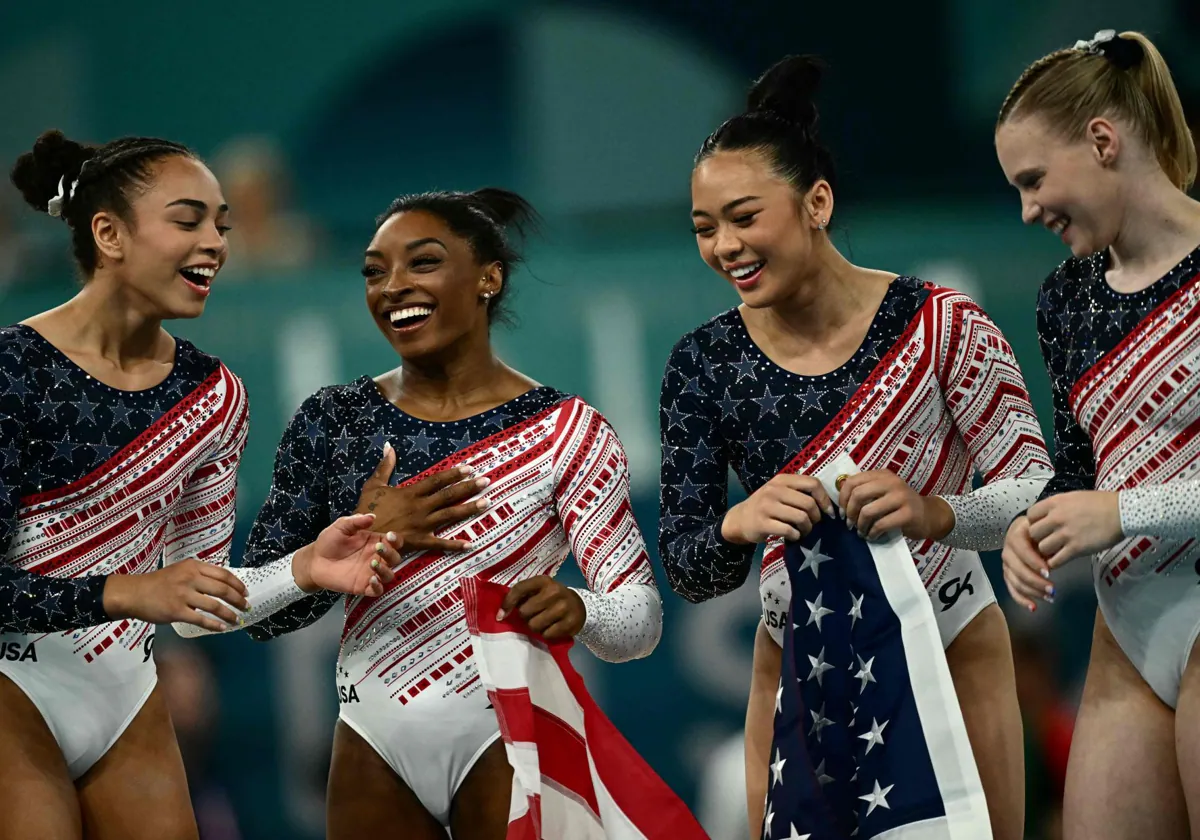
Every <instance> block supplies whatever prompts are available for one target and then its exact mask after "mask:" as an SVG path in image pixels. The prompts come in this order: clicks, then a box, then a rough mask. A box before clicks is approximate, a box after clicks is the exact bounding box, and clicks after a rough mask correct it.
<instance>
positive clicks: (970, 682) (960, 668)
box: [946, 604, 1025, 840]
mask: <svg viewBox="0 0 1200 840" xmlns="http://www.w3.org/2000/svg"><path fill="white" fill-rule="evenodd" d="M946 661H947V662H948V663H949V665H950V676H951V677H953V679H954V691H955V693H956V694H957V695H958V703H959V706H960V707H961V708H962V714H963V721H964V722H965V723H966V726H967V737H968V738H969V739H970V741H971V751H972V753H973V754H974V756H975V764H976V766H977V767H978V768H979V778H980V781H981V782H982V783H983V792H984V795H985V796H986V798H987V806H988V816H989V817H990V819H991V823H992V836H993V837H994V838H995V840H1021V838H1022V837H1024V835H1025V751H1024V744H1023V741H1022V730H1021V709H1020V706H1019V705H1018V703H1017V683H1016V675H1015V673H1014V671H1013V658H1012V644H1011V642H1010V641H1009V637H1008V624H1007V622H1005V620H1004V613H1003V612H1001V610H1000V607H998V606H996V605H995V604H991V605H990V606H988V607H986V608H985V609H984V610H983V611H982V612H981V613H979V615H977V616H975V618H974V619H973V620H972V621H971V623H970V624H968V625H967V626H966V627H964V628H963V629H962V631H961V632H960V633H959V634H958V636H957V637H956V638H955V640H954V641H953V642H952V643H951V644H950V647H949V648H947V650H946Z"/></svg>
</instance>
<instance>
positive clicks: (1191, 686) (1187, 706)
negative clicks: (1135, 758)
mask: <svg viewBox="0 0 1200 840" xmlns="http://www.w3.org/2000/svg"><path fill="white" fill-rule="evenodd" d="M1197 648H1200V642H1196V643H1195V644H1194V645H1193V646H1192V654H1191V656H1190V657H1189V658H1188V664H1187V667H1186V668H1185V669H1184V671H1183V679H1182V680H1181V681H1180V684H1179V702H1178V703H1177V704H1176V707H1175V753H1176V756H1177V758H1178V761H1179V778H1180V781H1181V782H1182V784H1183V794H1184V798H1185V800H1186V801H1187V810H1188V817H1189V821H1190V823H1191V828H1192V836H1193V837H1200V653H1197Z"/></svg>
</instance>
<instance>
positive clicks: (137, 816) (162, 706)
mask: <svg viewBox="0 0 1200 840" xmlns="http://www.w3.org/2000/svg"><path fill="white" fill-rule="evenodd" d="M75 784H76V787H77V788H78V789H79V804H80V807H81V808H82V811H83V828H84V836H85V837H86V838H87V840H143V838H144V840H196V838H197V837H198V836H199V831H198V830H197V828H196V817H195V815H194V814H193V813H192V802H191V798H190V797H189V795H188V785H187V775H186V773H185V772H184V769H183V757H182V756H181V755H180V753H179V742H178V741H176V739H175V728H174V726H172V725H171V715H170V713H169V712H168V711H167V702H166V698H165V697H164V696H163V693H162V690H161V688H159V687H158V686H156V687H155V688H154V690H153V691H151V692H150V696H149V697H148V698H146V702H145V703H144V704H143V705H142V708H141V709H140V710H138V713H137V715H136V716H135V717H134V718H133V720H132V721H131V722H130V724H129V726H128V727H127V728H126V729H125V731H124V732H122V733H121V737H120V738H118V739H117V742H116V743H115V744H113V745H112V746H111V747H110V748H109V750H108V752H106V753H105V754H104V756H103V757H101V759H100V760H99V761H97V762H96V763H95V764H94V765H93V766H92V768H91V769H90V770H88V771H87V772H86V773H84V774H83V777H82V778H80V779H79V781H77V782H76V783H75Z"/></svg>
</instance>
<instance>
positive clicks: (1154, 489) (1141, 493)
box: [1117, 481, 1200, 540]
mask: <svg viewBox="0 0 1200 840" xmlns="http://www.w3.org/2000/svg"><path fill="white" fill-rule="evenodd" d="M1117 502H1118V504H1119V506H1120V510H1121V533H1123V534H1124V535H1125V536H1127V537H1132V536H1146V537H1161V538H1164V539H1177V540H1190V539H1196V538H1197V537H1200V481H1169V482H1167V483H1166V484H1158V485H1148V486H1145V487H1134V488H1131V489H1129V490H1122V491H1121V492H1120V494H1119V495H1118V498H1117Z"/></svg>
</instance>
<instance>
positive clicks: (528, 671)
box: [460, 577, 708, 840]
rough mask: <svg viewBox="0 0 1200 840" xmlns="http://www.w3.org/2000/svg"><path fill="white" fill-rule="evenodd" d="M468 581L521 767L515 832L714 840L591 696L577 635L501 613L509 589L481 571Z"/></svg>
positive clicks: (470, 620)
mask: <svg viewBox="0 0 1200 840" xmlns="http://www.w3.org/2000/svg"><path fill="white" fill-rule="evenodd" d="M460 586H461V588H462V597H463V605H464V607H465V609H466V614H467V627H468V630H469V632H470V635H471V648H472V650H473V653H474V657H475V664H476V666H477V667H478V669H479V678H480V680H481V681H482V682H483V684H484V686H485V687H486V689H487V693H488V698H489V699H490V700H491V701H492V705H493V706H494V707H495V710H496V717H497V719H498V720H499V723H500V734H501V736H502V737H503V739H504V747H505V752H506V753H507V755H508V761H509V764H511V765H512V767H513V795H512V804H511V809H510V813H509V826H508V834H507V837H506V840H543V838H545V840H560V838H561V840H667V838H672V840H708V836H707V835H706V834H705V833H704V830H703V829H702V828H701V827H700V824H699V823H698V822H697V821H696V819H695V817H693V816H692V814H691V812H690V811H688V809H687V806H686V805H684V804H683V802H682V801H681V800H680V799H679V798H678V797H677V796H675V794H674V793H672V792H671V790H670V788H668V787H667V785H666V784H665V783H664V782H663V781H662V779H660V778H659V777H658V776H657V775H656V774H655V773H654V771H653V770H651V769H650V766H649V765H648V764H646V762H645V761H643V760H642V758H641V757H640V756H639V755H638V754H637V752H636V751H635V750H634V749H633V747H632V746H630V744H629V742H628V741H626V740H625V739H624V738H623V737H622V736H621V733H620V732H618V731H617V729H616V727H615V726H613V724H612V722H611V721H609V719H608V718H607V717H605V716H604V713H603V712H601V711H600V708H599V707H598V706H597V705H596V703H595V701H594V700H592V698H591V697H590V696H589V695H588V692H587V689H586V688H585V687H584V684H583V680H582V679H581V678H580V676H579V674H578V673H577V672H576V671H575V669H574V668H572V667H571V662H570V660H569V658H568V652H569V651H570V649H571V644H572V642H571V641H570V640H562V639H560V640H555V641H550V642H548V641H546V640H545V639H543V638H542V637H541V636H540V635H539V634H537V633H534V632H533V631H531V630H529V628H528V627H527V626H526V625H525V622H524V621H523V620H522V619H521V617H520V616H519V615H517V614H515V613H514V614H512V615H510V616H508V617H507V618H505V620H504V621H497V620H496V614H497V612H498V611H499V609H500V604H501V603H502V602H503V600H504V596H505V593H507V591H508V587H506V586H503V585H501V584H498V583H490V582H486V581H483V580H481V579H480V578H476V577H472V578H466V579H464V580H463V581H462V582H461V584H460Z"/></svg>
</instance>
